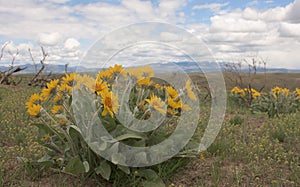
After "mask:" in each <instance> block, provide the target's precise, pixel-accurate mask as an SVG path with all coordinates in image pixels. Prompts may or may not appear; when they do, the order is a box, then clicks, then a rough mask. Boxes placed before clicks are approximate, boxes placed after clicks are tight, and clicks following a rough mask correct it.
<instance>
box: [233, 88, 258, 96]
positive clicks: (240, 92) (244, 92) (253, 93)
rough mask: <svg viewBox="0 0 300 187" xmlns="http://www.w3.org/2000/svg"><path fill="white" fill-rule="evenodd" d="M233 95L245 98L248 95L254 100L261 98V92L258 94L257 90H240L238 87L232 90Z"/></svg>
mask: <svg viewBox="0 0 300 187" xmlns="http://www.w3.org/2000/svg"><path fill="white" fill-rule="evenodd" d="M231 93H233V94H235V95H238V96H240V97H242V98H243V97H245V96H246V95H250V94H251V96H252V98H253V99H256V98H257V97H259V96H260V95H261V93H260V92H258V91H257V90H255V89H253V88H251V89H249V88H244V89H240V88H238V87H236V86H235V87H234V88H232V89H231Z"/></svg>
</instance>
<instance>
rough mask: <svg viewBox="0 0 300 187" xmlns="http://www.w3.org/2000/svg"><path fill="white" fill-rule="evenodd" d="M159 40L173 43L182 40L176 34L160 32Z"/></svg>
mask: <svg viewBox="0 0 300 187" xmlns="http://www.w3.org/2000/svg"><path fill="white" fill-rule="evenodd" d="M160 40H161V41H164V42H175V41H181V40H182V38H181V37H180V36H179V35H177V34H173V33H169V32H162V33H161V34H160Z"/></svg>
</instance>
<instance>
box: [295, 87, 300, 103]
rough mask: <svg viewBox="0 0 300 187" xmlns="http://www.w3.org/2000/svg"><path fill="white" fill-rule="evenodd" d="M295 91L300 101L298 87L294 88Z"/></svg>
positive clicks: (299, 89)
mask: <svg viewBox="0 0 300 187" xmlns="http://www.w3.org/2000/svg"><path fill="white" fill-rule="evenodd" d="M295 92H296V94H297V97H298V99H299V101H300V88H296V89H295Z"/></svg>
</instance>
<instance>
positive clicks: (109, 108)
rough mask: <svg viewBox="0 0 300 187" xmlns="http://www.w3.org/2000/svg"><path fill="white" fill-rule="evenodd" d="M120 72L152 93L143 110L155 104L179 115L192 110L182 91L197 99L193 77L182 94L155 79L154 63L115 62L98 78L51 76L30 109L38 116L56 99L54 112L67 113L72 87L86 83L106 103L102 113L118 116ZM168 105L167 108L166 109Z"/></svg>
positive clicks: (141, 105)
mask: <svg viewBox="0 0 300 187" xmlns="http://www.w3.org/2000/svg"><path fill="white" fill-rule="evenodd" d="M119 76H122V77H123V78H124V80H129V79H135V80H136V81H137V82H136V86H138V87H139V88H138V90H139V91H141V90H144V91H143V93H147V94H148V96H147V95H146V97H142V98H143V100H141V101H139V102H138V104H139V106H138V107H139V109H141V110H143V111H146V109H147V108H153V109H154V110H157V111H158V112H160V113H162V114H164V115H165V114H166V113H168V114H171V115H175V114H178V113H179V112H180V111H181V110H182V109H183V110H191V108H190V107H189V106H188V105H186V104H184V103H182V100H181V99H180V94H183V93H184V92H185V93H186V94H187V96H188V97H189V98H190V99H191V100H192V101H195V100H196V99H197V98H196V95H195V93H194V92H193V89H192V86H191V81H190V80H188V81H187V82H186V85H185V88H184V89H183V91H182V92H183V93H180V94H179V93H178V92H177V91H176V90H175V89H174V88H173V87H172V86H165V85H159V84H157V83H155V82H154V81H153V80H152V79H151V77H153V76H154V70H153V69H152V68H151V67H148V66H143V67H139V68H130V69H123V67H122V66H121V65H114V66H113V67H110V68H109V69H106V70H102V71H100V72H99V73H98V74H97V77H96V78H93V77H91V76H89V75H86V74H84V75H80V74H76V73H71V74H65V76H63V77H62V78H61V79H54V80H51V81H50V82H49V83H47V85H46V88H44V89H42V91H41V94H34V95H32V96H31V98H30V99H29V101H28V102H27V103H26V107H27V109H28V113H29V114H30V115H31V116H37V117H38V116H39V114H40V111H41V104H42V103H43V102H44V101H47V103H52V105H53V106H52V110H51V113H52V114H53V115H56V114H64V113H65V112H66V111H65V110H67V108H66V106H65V104H64V100H65V99H66V98H69V97H70V96H71V95H72V89H81V88H83V87H84V88H86V90H89V91H90V92H92V93H95V94H96V95H97V97H98V98H99V99H100V102H101V107H102V112H101V115H102V116H106V115H108V114H109V115H110V116H111V117H112V118H114V115H115V114H116V113H117V112H118V109H119V103H118V96H116V95H115V94H114V93H113V92H112V87H113V86H114V85H113V83H114V81H115V80H116V79H117V78H119ZM146 90H147V91H146ZM155 90H156V91H155ZM164 92H165V93H167V94H168V96H167V103H165V102H164V101H162V97H163V94H162V93H164ZM159 93H160V94H159ZM49 101H50V102H49ZM166 105H167V106H166ZM164 106H166V108H167V110H166V111H165V109H164ZM62 116H64V115H59V116H57V121H58V122H57V123H58V124H61V125H62V126H64V125H66V124H67V119H66V118H65V117H62ZM58 118H59V119H58Z"/></svg>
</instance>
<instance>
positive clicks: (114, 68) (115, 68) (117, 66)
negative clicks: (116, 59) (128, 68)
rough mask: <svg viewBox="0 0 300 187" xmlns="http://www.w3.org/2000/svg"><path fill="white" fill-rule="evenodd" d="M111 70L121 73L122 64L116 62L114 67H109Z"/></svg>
mask: <svg viewBox="0 0 300 187" xmlns="http://www.w3.org/2000/svg"><path fill="white" fill-rule="evenodd" d="M109 71H110V72H111V73H121V71H122V65H117V64H115V65H114V67H109Z"/></svg>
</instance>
